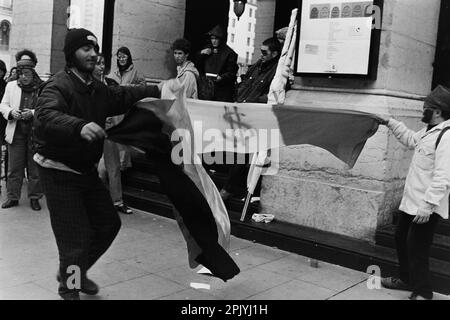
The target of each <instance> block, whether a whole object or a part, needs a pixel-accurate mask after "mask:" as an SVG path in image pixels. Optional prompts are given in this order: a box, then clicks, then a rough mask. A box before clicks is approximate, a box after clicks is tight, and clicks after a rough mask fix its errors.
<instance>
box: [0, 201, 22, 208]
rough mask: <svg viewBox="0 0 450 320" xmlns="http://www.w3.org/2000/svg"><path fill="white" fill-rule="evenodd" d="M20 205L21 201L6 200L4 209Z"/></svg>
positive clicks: (3, 205)
mask: <svg viewBox="0 0 450 320" xmlns="http://www.w3.org/2000/svg"><path fill="white" fill-rule="evenodd" d="M18 205H19V201H17V200H10V199H8V200H6V202H5V203H3V204H2V209H9V208H12V207H17V206H18Z"/></svg>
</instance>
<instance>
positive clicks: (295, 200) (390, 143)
mask: <svg viewBox="0 0 450 320" xmlns="http://www.w3.org/2000/svg"><path fill="white" fill-rule="evenodd" d="M286 104H287V105H303V106H314V107H317V108H334V109H350V110H359V111H364V112H370V113H374V114H390V115H391V116H393V117H395V118H396V119H398V120H401V121H404V122H405V123H406V125H408V126H409V127H410V128H412V129H419V128H420V114H421V112H420V111H421V109H422V106H423V102H422V101H419V100H413V99H406V98H397V97H389V96H386V95H370V94H351V93H337V92H323V91H322V92H319V91H305V90H293V91H290V92H288V96H287V100H286ZM411 156H412V153H411V151H408V150H406V148H405V147H403V146H402V145H401V144H400V143H399V142H398V141H397V140H396V139H395V137H394V136H392V134H391V133H389V130H388V129H387V128H386V127H384V126H380V128H379V129H378V132H377V133H376V134H375V135H374V136H373V137H371V138H370V139H369V140H368V141H367V143H366V146H365V147H364V150H363V151H362V153H361V155H360V157H359V159H358V161H357V163H356V164H355V166H354V167H353V168H352V169H350V168H349V167H348V166H347V165H346V164H344V163H343V162H341V161H340V160H339V159H337V158H336V157H334V156H333V155H332V154H330V153H329V152H327V151H325V150H323V149H320V148H317V147H313V146H307V145H304V146H292V147H285V148H282V149H281V150H280V161H281V163H280V171H279V173H278V174H277V175H276V176H265V177H264V179H263V187H262V191H261V205H262V211H263V213H271V214H275V216H276V219H278V220H281V221H286V222H290V223H294V224H299V225H302V226H307V227H312V228H315V229H318V230H324V231H329V232H333V233H337V234H341V235H345V236H350V237H354V238H357V239H361V240H367V241H372V242H374V241H375V233H376V230H377V228H378V227H380V226H383V225H386V224H388V223H390V222H391V213H392V212H393V211H394V210H395V209H397V207H398V205H399V203H400V200H401V197H402V192H403V185H404V179H405V177H406V174H407V171H408V167H409V164H410V160H411Z"/></svg>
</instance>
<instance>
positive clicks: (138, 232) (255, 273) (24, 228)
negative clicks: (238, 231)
mask: <svg viewBox="0 0 450 320" xmlns="http://www.w3.org/2000/svg"><path fill="white" fill-rule="evenodd" d="M2 189H3V190H5V189H4V188H2ZM3 193H4V192H3ZM3 201H4V195H2V202H3ZM121 218H122V222H123V227H122V229H121V231H120V233H119V235H118V237H117V239H116V240H115V242H114V243H113V245H112V247H111V248H110V249H109V251H108V252H107V253H106V254H105V255H104V256H103V257H102V258H101V259H100V261H99V262H98V263H97V264H96V265H95V266H94V267H93V268H92V270H91V271H90V273H89V276H90V278H92V279H94V280H95V281H96V282H97V283H98V284H99V285H100V286H101V292H100V295H99V296H97V297H94V298H92V297H88V296H82V299H102V300H103V299H105V300H111V299H114V300H129V299H136V300H137V299H143V300H154V299H165V300H167V299H168V300H186V299H187V300H229V299H230V300H255V299H256V300H287V299H293V300H310V299H313V300H328V299H331V300H348V299H356V300H386V299H387V300H404V299H406V298H407V296H408V292H398V291H397V292H396V291H389V290H386V289H375V290H369V289H368V288H367V284H366V282H367V278H368V275H366V274H364V273H361V272H357V271H353V270H350V269H346V268H342V267H339V266H335V265H331V264H328V263H324V262H319V267H318V268H312V267H311V266H310V263H309V259H308V258H306V257H303V256H299V255H296V254H291V253H288V252H285V251H281V250H278V249H276V248H270V247H266V246H263V245H260V244H257V243H253V242H251V241H246V240H242V239H238V238H235V237H232V240H231V255H232V257H233V258H234V259H235V261H236V262H237V264H238V265H239V267H240V268H241V270H242V271H241V273H240V275H238V276H237V277H235V278H234V279H232V280H231V281H228V282H227V283H224V282H222V281H221V280H219V279H216V278H212V277H208V276H204V275H199V274H197V273H196V271H197V270H198V269H196V270H191V269H190V268H189V266H188V262H187V251H186V246H185V242H184V240H183V238H182V236H181V233H180V231H179V229H178V226H177V225H176V223H175V222H174V221H172V220H170V219H165V218H161V217H159V216H156V215H152V214H147V213H144V212H136V214H134V215H131V216H124V215H122V216H121ZM57 261H58V260H57V249H56V245H55V241H54V238H53V233H52V231H51V228H50V223H49V217H48V211H47V209H46V207H45V206H44V209H43V211H42V212H39V213H36V212H33V211H31V209H30V208H29V203H28V201H27V200H22V201H21V206H20V207H16V208H13V209H9V210H3V209H0V300H11V299H14V300H15V299H20V300H55V299H59V296H58V295H57V284H56V281H55V272H56V268H57ZM191 283H202V284H209V285H210V289H209V290H208V289H193V288H192V287H191ZM437 298H438V299H446V298H448V297H444V296H440V295H438V296H437Z"/></svg>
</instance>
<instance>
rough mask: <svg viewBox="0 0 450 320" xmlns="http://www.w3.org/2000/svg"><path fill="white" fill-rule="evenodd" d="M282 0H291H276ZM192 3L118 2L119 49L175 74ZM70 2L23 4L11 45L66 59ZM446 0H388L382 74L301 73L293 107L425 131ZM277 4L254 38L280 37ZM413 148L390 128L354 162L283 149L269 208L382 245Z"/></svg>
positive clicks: (262, 4)
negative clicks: (381, 232)
mask: <svg viewBox="0 0 450 320" xmlns="http://www.w3.org/2000/svg"><path fill="white" fill-rule="evenodd" d="M278 1H284V0H278ZM188 2H189V1H188V0H164V1H161V0H135V1H129V0H116V1H115V7H114V26H113V35H112V51H113V52H114V50H115V49H117V48H118V47H119V46H122V45H125V46H129V47H131V48H133V55H134V58H135V62H136V65H137V67H138V68H139V69H140V70H142V72H143V73H144V74H145V75H146V76H147V77H148V78H152V79H167V78H169V77H171V76H172V75H173V73H174V66H173V62H172V57H171V52H170V49H169V48H170V44H171V42H172V41H173V40H174V39H176V38H179V37H183V36H185V28H186V27H185V25H186V22H187V14H186V12H187V11H188V6H187V3H188ZM68 5H69V0H40V1H31V0H15V1H14V17H13V20H14V28H13V35H12V39H13V42H12V49H13V51H14V50H17V49H19V48H21V47H24V46H27V47H31V48H33V49H35V50H36V51H37V53H38V55H39V57H40V61H41V62H40V64H39V66H38V70H39V72H40V73H49V72H55V71H56V70H58V69H60V68H61V67H63V65H64V59H63V54H62V43H63V38H64V35H65V32H66V29H67V28H66V25H65V23H66V19H67V15H66V10H67V7H68ZM440 6H441V1H439V0H408V1H405V0H385V1H384V8H383V12H382V21H383V22H382V29H381V40H380V48H379V61H378V77H377V79H376V80H361V79H335V78H333V79H328V78H326V77H322V78H316V77H314V78H312V77H296V79H295V85H294V86H293V89H292V90H291V91H289V92H288V94H287V101H286V103H287V104H289V105H308V106H314V107H317V108H335V109H341V108H342V109H353V110H360V111H366V112H371V113H376V114H390V115H392V116H394V117H396V118H397V119H400V120H402V121H404V122H405V123H406V124H407V125H409V126H410V127H412V128H416V129H418V128H419V127H420V116H421V109H422V105H423V102H422V99H423V97H424V96H425V95H427V94H428V93H429V91H430V90H431V87H432V78H433V61H434V58H435V51H436V42H437V34H438V24H439V13H440ZM276 7H277V1H276V0H259V1H258V10H257V11H256V12H257V17H256V19H257V20H259V21H261V23H260V24H257V30H256V38H255V43H261V42H262V40H263V39H266V38H268V37H270V36H272V35H273V31H274V27H275V21H276V18H277V17H276V14H277V12H276ZM411 155H412V154H411V152H409V151H407V150H406V149H405V148H404V147H402V146H401V145H400V144H399V143H398V142H397V141H396V139H395V138H394V137H393V136H392V134H390V133H389V132H388V130H387V129H386V128H385V127H380V129H379V130H378V132H377V133H376V135H375V136H373V137H372V138H371V139H369V140H368V142H367V144H366V146H365V148H364V150H363V152H362V154H361V156H360V158H359V159H358V162H357V163H356V165H355V167H354V168H352V169H350V168H348V167H346V165H344V164H343V163H342V162H340V161H339V160H337V159H336V158H335V157H333V156H332V155H330V154H329V153H327V152H326V151H323V150H321V149H318V148H315V147H312V146H296V147H289V148H283V149H282V150H281V160H282V163H281V169H280V172H279V173H278V174H277V175H276V176H267V177H264V179H263V188H262V194H261V204H262V210H263V212H265V213H272V214H275V215H276V217H277V219H279V220H283V221H287V222H291V223H294V224H299V225H302V226H309V227H312V228H316V229H319V230H325V231H330V232H334V233H338V234H341V235H345V236H350V237H353V238H357V239H363V240H367V241H374V235H375V231H376V229H377V227H379V226H382V225H384V224H386V223H388V222H389V221H390V219H391V213H392V211H394V210H395V209H396V208H397V207H398V205H399V202H400V199H401V196H402V190H403V184H404V179H405V177H406V174H407V169H408V166H409V163H410V160H411Z"/></svg>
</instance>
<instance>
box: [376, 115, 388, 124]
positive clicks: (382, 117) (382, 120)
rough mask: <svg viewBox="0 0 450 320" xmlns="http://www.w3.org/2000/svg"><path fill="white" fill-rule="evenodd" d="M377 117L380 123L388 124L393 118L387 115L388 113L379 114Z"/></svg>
mask: <svg viewBox="0 0 450 320" xmlns="http://www.w3.org/2000/svg"><path fill="white" fill-rule="evenodd" d="M376 119H377V121H378V122H379V123H380V124H382V125H384V126H386V125H387V124H388V123H389V120H390V119H391V117H390V116H387V115H377V116H376Z"/></svg>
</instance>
